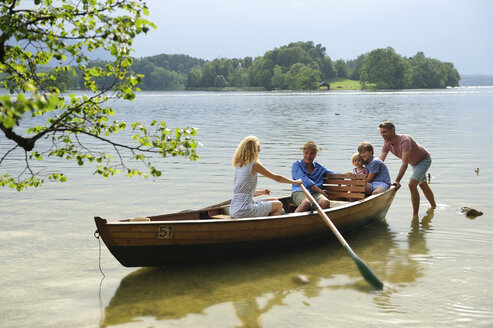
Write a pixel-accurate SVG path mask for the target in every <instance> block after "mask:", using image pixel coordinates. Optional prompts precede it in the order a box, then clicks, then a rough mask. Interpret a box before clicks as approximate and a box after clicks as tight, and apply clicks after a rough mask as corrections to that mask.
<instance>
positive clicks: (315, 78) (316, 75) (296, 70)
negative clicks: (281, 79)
mask: <svg viewBox="0 0 493 328" xmlns="http://www.w3.org/2000/svg"><path fill="white" fill-rule="evenodd" d="M285 81H286V84H287V85H288V88H289V89H291V90H313V89H315V88H316V86H317V85H318V82H319V81H320V72H318V71H316V70H314V69H312V68H310V67H308V66H306V65H305V64H302V63H298V64H294V65H293V66H291V68H290V69H289V71H288V73H287V74H286V80H285Z"/></svg>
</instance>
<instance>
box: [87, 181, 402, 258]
mask: <svg viewBox="0 0 493 328" xmlns="http://www.w3.org/2000/svg"><path fill="white" fill-rule="evenodd" d="M351 177H352V176H351V175H350V174H342V175H341V174H339V175H331V176H330V177H328V178H327V180H326V184H324V186H325V188H326V190H327V191H328V193H329V195H330V200H331V207H330V208H328V209H325V210H324V212H325V214H327V216H328V217H329V218H330V219H331V220H332V222H333V223H334V225H335V226H336V227H337V228H338V229H339V231H341V232H344V231H348V230H352V229H358V228H361V227H362V226H365V225H368V224H370V223H372V222H375V221H377V220H380V219H382V218H383V217H385V215H386V213H387V211H388V209H389V207H390V205H391V204H392V201H393V199H394V196H395V192H396V191H395V187H391V188H390V189H389V190H387V191H386V192H384V193H382V194H378V195H373V196H370V197H366V198H364V183H365V180H361V178H356V179H354V177H352V178H351ZM362 191H363V192H362ZM336 199H338V200H336ZM343 199H351V200H354V201H347V200H343ZM280 200H281V201H282V202H283V204H284V210H285V212H286V214H283V215H279V216H265V217H254V218H244V219H233V218H231V217H230V216H229V215H228V212H229V211H228V210H229V206H228V205H222V206H214V207H208V208H204V209H200V210H193V211H186V212H179V213H172V214H164V215H156V216H147V217H145V218H133V219H123V220H118V221H111V222H108V221H107V220H105V219H103V218H100V217H95V218H94V219H95V222H96V226H97V231H96V233H97V235H99V236H100V237H101V238H102V239H103V241H104V243H105V244H106V246H107V247H108V249H109V250H110V252H111V253H112V254H113V256H114V257H115V258H116V259H117V260H118V261H119V262H120V263H121V264H122V265H124V266H127V267H149V266H164V265H168V264H172V263H179V262H189V261H197V260H201V261H204V260H212V259H219V258H225V257H231V256H235V257H238V256H246V255H252V254H258V253H259V252H260V253H265V252H267V251H275V250H284V249H286V248H287V247H289V246H299V245H300V244H302V243H306V242H313V241H315V240H320V239H323V238H327V237H328V236H329V235H330V234H332V233H331V232H330V230H329V229H328V227H327V225H326V224H325V223H324V221H323V220H322V219H321V218H320V216H319V214H318V213H317V212H316V211H307V212H301V213H292V211H293V206H292V204H290V203H291V200H290V197H285V198H281V199H280Z"/></svg>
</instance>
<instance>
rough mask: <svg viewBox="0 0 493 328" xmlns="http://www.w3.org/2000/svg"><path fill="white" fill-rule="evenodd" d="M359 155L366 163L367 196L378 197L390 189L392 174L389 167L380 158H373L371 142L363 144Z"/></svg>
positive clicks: (359, 148)
mask: <svg viewBox="0 0 493 328" xmlns="http://www.w3.org/2000/svg"><path fill="white" fill-rule="evenodd" d="M358 153H359V155H360V156H361V158H363V160H364V161H365V163H366V168H367V169H368V172H369V173H368V177H367V178H366V181H367V184H366V191H365V193H366V195H376V194H379V193H381V192H384V191H385V190H387V189H389V188H390V174H389V170H388V169H387V166H386V165H385V164H384V162H382V161H381V160H380V159H379V158H375V157H373V146H372V144H371V143H369V142H366V141H365V142H362V143H360V144H359V146H358Z"/></svg>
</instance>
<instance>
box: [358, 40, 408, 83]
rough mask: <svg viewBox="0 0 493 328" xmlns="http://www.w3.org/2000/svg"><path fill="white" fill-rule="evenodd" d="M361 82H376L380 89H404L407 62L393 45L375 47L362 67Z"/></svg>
mask: <svg viewBox="0 0 493 328" xmlns="http://www.w3.org/2000/svg"><path fill="white" fill-rule="evenodd" d="M360 72H361V80H360V81H361V83H362V85H364V84H366V83H375V84H376V86H377V88H378V89H402V88H405V87H406V82H407V77H406V76H407V75H406V74H407V63H406V62H405V61H404V59H403V58H402V57H401V56H400V55H399V54H397V53H396V52H395V50H394V49H393V48H391V47H387V48H386V49H383V48H382V49H375V50H373V51H371V52H370V53H369V54H368V56H367V57H366V58H365V62H364V64H363V66H362V67H361V70H360Z"/></svg>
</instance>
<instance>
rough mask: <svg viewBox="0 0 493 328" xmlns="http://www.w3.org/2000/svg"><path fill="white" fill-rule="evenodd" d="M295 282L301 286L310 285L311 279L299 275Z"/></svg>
mask: <svg viewBox="0 0 493 328" xmlns="http://www.w3.org/2000/svg"><path fill="white" fill-rule="evenodd" d="M294 281H296V282H297V283H299V284H308V283H310V279H308V277H307V276H305V275H304V274H298V275H296V277H295V278H294Z"/></svg>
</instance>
